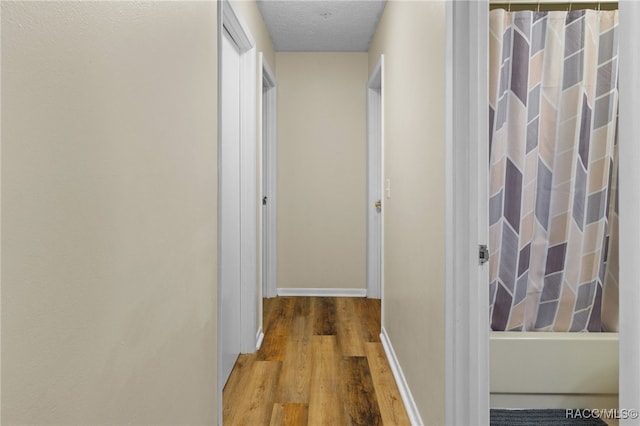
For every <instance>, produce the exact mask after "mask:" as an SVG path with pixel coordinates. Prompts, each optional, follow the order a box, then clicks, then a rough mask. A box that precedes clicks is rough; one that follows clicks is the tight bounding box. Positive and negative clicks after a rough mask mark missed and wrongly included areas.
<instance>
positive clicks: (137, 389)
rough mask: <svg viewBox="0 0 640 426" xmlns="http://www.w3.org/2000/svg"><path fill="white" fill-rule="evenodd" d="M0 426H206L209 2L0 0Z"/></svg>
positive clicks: (213, 143)
mask: <svg viewBox="0 0 640 426" xmlns="http://www.w3.org/2000/svg"><path fill="white" fill-rule="evenodd" d="M1 7H2V401H1V403H2V423H3V424H138V425H140V424H215V423H216V422H217V411H216V410H217V409H216V383H217V378H216V365H217V348H216V338H217V337H216V335H217V321H216V318H217V308H216V306H217V296H216V295H217V278H216V277H217V235H216V233H217V227H216V223H217V128H216V127H217V121H216V117H217V59H216V58H217V53H216V50H217V40H216V37H217V36H216V34H217V4H216V2H38V3H34V2H2V5H1Z"/></svg>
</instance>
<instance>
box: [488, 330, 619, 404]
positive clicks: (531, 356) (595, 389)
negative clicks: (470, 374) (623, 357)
mask: <svg viewBox="0 0 640 426" xmlns="http://www.w3.org/2000/svg"><path fill="white" fill-rule="evenodd" d="M490 350H491V372H490V380H491V381H490V389H491V407H492V408H617V407H618V333H546V332H540V333H535V332H492V333H491V338H490Z"/></svg>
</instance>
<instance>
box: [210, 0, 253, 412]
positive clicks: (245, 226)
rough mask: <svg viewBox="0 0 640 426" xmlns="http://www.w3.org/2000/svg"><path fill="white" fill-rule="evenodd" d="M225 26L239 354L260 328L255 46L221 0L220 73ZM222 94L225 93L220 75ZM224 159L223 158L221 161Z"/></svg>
mask: <svg viewBox="0 0 640 426" xmlns="http://www.w3.org/2000/svg"><path fill="white" fill-rule="evenodd" d="M225 30H226V31H227V32H228V33H229V35H230V36H231V38H232V39H233V41H234V42H235V44H236V46H237V47H238V50H239V52H240V158H239V167H240V333H241V336H240V353H248V352H253V351H254V350H255V344H256V341H255V338H256V330H257V316H258V315H257V306H256V300H257V288H256V287H257V269H256V268H257V254H256V253H257V239H256V233H257V214H256V209H257V199H256V198H257V190H256V186H257V182H256V180H257V176H256V173H257V170H256V143H255V142H256V53H255V52H256V49H255V41H254V39H253V37H252V35H251V32H250V31H249V29H248V27H247V26H246V25H244V23H243V22H242V20H241V19H240V15H239V14H238V13H236V11H235V10H234V8H233V6H232V4H231V3H230V2H229V1H228V0H223V1H220V2H218V31H217V36H218V75H219V76H220V75H222V72H221V70H222V61H221V57H222V37H224V31H225ZM218 93H219V94H220V93H222V90H221V81H220V78H218ZM222 108H223V105H222V100H221V99H220V97H219V98H218V123H221V122H222V121H221V119H222V118H221V111H222ZM220 128H221V126H220V125H219V126H218V158H219V159H220V149H221V142H222V134H221V131H220ZM218 161H220V160H218ZM218 194H220V165H219V164H218ZM221 203H224V200H222V199H220V198H219V199H218V227H220V226H221V223H220V205H221ZM223 250H225V247H223V246H222V243H221V241H220V239H218V289H217V290H218V292H217V294H218V314H217V317H218V336H221V335H222V333H221V330H222V329H223V326H224V324H223V321H222V317H221V311H222V309H220V307H221V303H222V297H221V291H222V285H221V284H222V283H221V281H220V276H221V275H220V271H221V269H222V267H223V265H221V264H220V253H222V251H223ZM217 346H218V375H217V376H218V379H217V382H218V383H217V386H218V417H219V422H220V424H222V411H223V405H222V390H223V388H224V384H225V383H224V381H223V378H222V376H221V375H220V374H219V372H220V371H221V361H222V360H221V358H222V357H221V354H222V340H221V339H220V338H218V339H217Z"/></svg>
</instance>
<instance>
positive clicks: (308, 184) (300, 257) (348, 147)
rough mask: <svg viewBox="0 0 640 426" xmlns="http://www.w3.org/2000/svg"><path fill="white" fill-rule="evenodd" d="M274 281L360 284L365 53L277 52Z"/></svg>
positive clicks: (363, 229) (325, 285) (363, 246)
mask: <svg viewBox="0 0 640 426" xmlns="http://www.w3.org/2000/svg"><path fill="white" fill-rule="evenodd" d="M276 61H277V70H278V72H277V77H278V287H279V288H361V289H364V288H365V287H366V282H365V281H366V216H365V214H366V212H365V208H366V204H365V203H366V84H367V79H368V75H367V74H368V72H367V61H368V56H367V53H327V52H321V53H311V52H305V53H302V52H277V53H276Z"/></svg>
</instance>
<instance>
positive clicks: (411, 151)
mask: <svg viewBox="0 0 640 426" xmlns="http://www.w3.org/2000/svg"><path fill="white" fill-rule="evenodd" d="M445 22H446V20H445V2H444V1H429V2H410V1H393V0H392V1H389V2H388V3H387V5H386V7H385V10H384V13H383V16H382V19H381V21H380V24H379V26H378V29H377V31H376V34H375V36H374V38H373V40H372V43H371V47H370V51H369V70H370V71H372V70H373V67H374V66H375V64H376V63H377V61H378V59H379V57H380V54H384V55H385V77H384V82H383V84H384V91H385V100H384V102H385V106H384V108H385V177H386V178H389V179H390V180H391V198H390V199H385V200H384V201H383V202H385V203H386V204H385V218H384V220H385V225H384V226H385V228H384V229H385V231H384V232H385V235H384V238H385V240H384V241H385V247H384V268H385V269H384V271H385V276H384V280H385V281H384V295H383V305H384V306H383V310H384V312H385V322H384V324H383V326H384V327H385V329H386V331H387V333H388V335H389V338H390V340H391V343H392V345H393V347H394V349H395V352H396V355H397V357H398V359H399V362H400V365H401V367H402V369H403V371H404V375H405V377H406V379H407V382H408V385H409V387H410V390H411V393H412V395H413V397H414V399H415V402H416V405H417V407H418V410H419V412H420V415H421V417H422V420H423V421H424V422H425V424H434V425H436V424H437V425H440V424H444V420H445V419H444V393H445V376H444V367H445V364H444V350H445V324H444V302H445V300H444V295H445V291H444V290H445V287H444V284H445V258H444V256H445V47H446V46H445Z"/></svg>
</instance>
